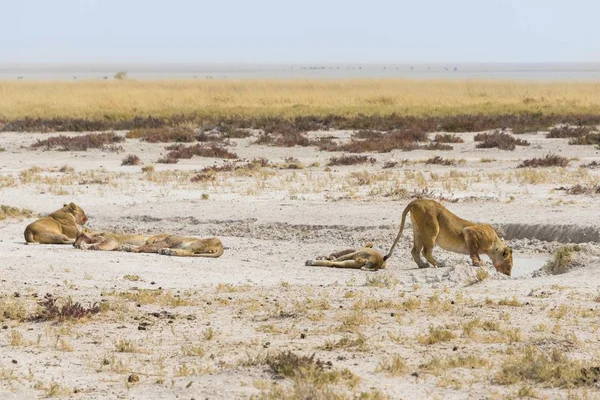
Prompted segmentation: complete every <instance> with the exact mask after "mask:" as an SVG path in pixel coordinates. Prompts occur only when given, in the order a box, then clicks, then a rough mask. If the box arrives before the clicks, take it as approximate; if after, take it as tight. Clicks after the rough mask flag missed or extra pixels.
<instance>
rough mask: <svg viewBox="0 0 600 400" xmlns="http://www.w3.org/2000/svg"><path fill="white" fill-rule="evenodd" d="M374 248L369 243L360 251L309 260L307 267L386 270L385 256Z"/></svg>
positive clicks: (343, 252)
mask: <svg viewBox="0 0 600 400" xmlns="http://www.w3.org/2000/svg"><path fill="white" fill-rule="evenodd" d="M372 247H373V245H372V244H371V243H367V244H366V245H365V246H364V247H361V248H360V249H346V250H342V251H338V252H335V253H332V254H330V255H329V256H320V257H317V259H316V260H308V261H306V263H305V265H307V266H309V267H332V268H352V269H362V270H364V271H376V270H378V269H383V268H385V260H384V259H383V256H382V255H381V254H380V253H379V252H378V251H377V250H373V248H372Z"/></svg>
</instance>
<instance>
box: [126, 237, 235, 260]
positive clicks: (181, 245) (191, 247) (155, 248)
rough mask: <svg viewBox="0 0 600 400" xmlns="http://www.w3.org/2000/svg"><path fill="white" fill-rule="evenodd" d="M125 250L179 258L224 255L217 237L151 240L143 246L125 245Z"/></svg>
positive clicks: (155, 238)
mask: <svg viewBox="0 0 600 400" xmlns="http://www.w3.org/2000/svg"><path fill="white" fill-rule="evenodd" d="M123 250H125V251H131V252H133V253H159V254H164V255H167V256H179V257H211V258H217V257H221V256H222V255H223V243H221V240H219V239H218V238H216V237H213V238H208V239H198V238H193V237H184V236H176V235H166V236H163V237H154V238H150V239H149V240H148V242H147V243H146V244H145V245H143V246H128V245H124V246H123Z"/></svg>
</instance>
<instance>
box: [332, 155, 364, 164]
mask: <svg viewBox="0 0 600 400" xmlns="http://www.w3.org/2000/svg"><path fill="white" fill-rule="evenodd" d="M375 162H376V160H375V159H374V158H373V157H368V156H355V155H343V156H339V157H331V158H330V159H329V162H328V163H327V165H330V166H334V165H355V164H366V163H369V164H375Z"/></svg>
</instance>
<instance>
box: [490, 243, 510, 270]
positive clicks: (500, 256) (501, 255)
mask: <svg viewBox="0 0 600 400" xmlns="http://www.w3.org/2000/svg"><path fill="white" fill-rule="evenodd" d="M496 254H497V255H496V257H494V259H493V262H494V267H495V268H496V271H498V272H500V273H502V274H504V275H508V276H510V274H511V272H512V267H513V251H512V248H510V247H508V246H504V248H499V249H497V253H496Z"/></svg>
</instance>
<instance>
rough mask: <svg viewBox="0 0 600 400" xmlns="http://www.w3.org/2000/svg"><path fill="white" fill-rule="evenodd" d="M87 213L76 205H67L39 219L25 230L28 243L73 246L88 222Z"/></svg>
mask: <svg viewBox="0 0 600 400" xmlns="http://www.w3.org/2000/svg"><path fill="white" fill-rule="evenodd" d="M87 220H88V218H87V216H86V215H85V212H83V210H82V209H81V207H79V206H78V205H77V204H75V203H69V204H65V205H64V207H63V208H61V209H60V210H57V211H54V212H53V213H52V214H50V215H48V216H47V217H44V218H41V219H38V220H37V221H34V222H32V223H31V224H29V225H27V227H26V228H25V241H26V242H27V243H41V244H71V243H73V242H75V238H76V237H77V235H78V234H79V232H80V231H81V226H82V225H84V224H85V223H86V222H87Z"/></svg>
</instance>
